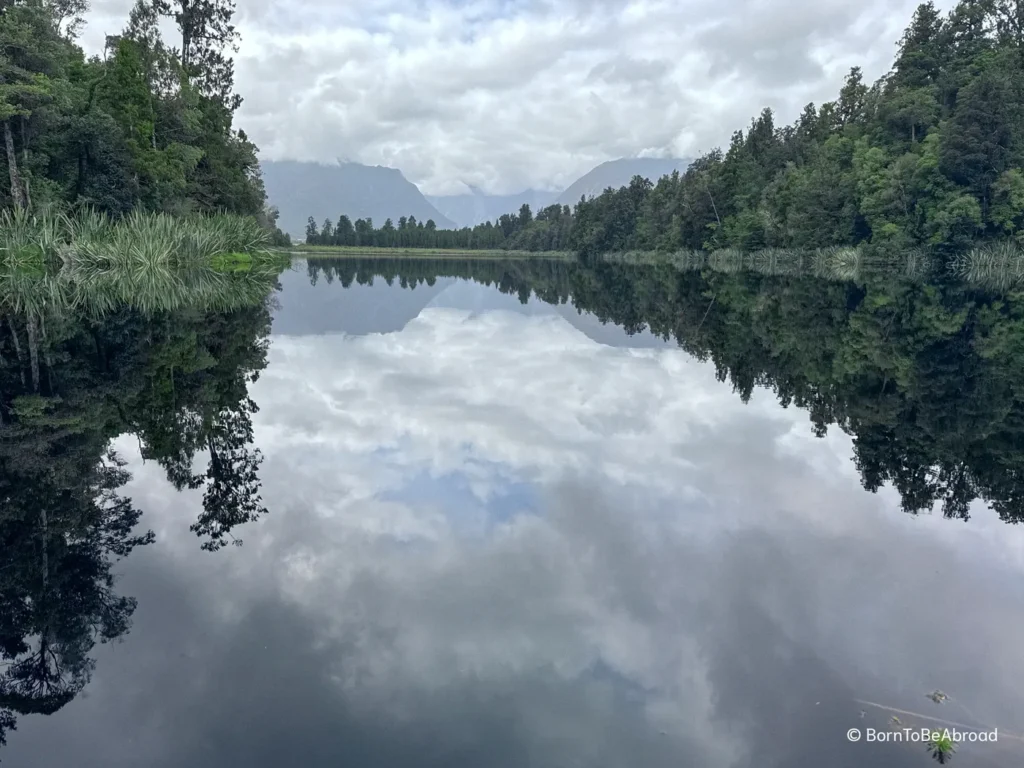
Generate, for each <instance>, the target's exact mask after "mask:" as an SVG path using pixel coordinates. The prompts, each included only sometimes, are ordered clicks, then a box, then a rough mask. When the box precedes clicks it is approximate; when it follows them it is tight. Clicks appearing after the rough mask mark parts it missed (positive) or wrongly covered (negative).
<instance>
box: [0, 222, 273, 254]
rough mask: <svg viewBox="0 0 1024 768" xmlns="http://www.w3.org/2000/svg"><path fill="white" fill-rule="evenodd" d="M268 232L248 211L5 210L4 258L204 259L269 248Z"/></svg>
mask: <svg viewBox="0 0 1024 768" xmlns="http://www.w3.org/2000/svg"><path fill="white" fill-rule="evenodd" d="M268 239H269V238H268V234H267V232H266V230H264V229H263V228H262V227H261V226H260V225H259V223H258V222H257V221H256V220H255V219H253V218H247V217H243V216H228V215H216V216H185V217H179V216H171V215H169V214H165V213H155V214H146V213H138V212H136V213H132V214H129V215H128V216H125V217H124V218H121V219H117V220H115V219H111V218H109V217H107V216H105V215H103V214H99V213H96V212H94V211H84V212H82V213H79V214H77V215H75V216H67V215H65V214H61V213H41V214H35V213H26V212H24V211H11V210H6V211H2V212H0V264H4V265H7V266H13V265H18V264H26V263H31V262H39V261H56V262H60V263H63V264H79V265H80V264H93V265H97V266H102V267H113V266H120V267H129V266H137V265H146V266H149V267H153V266H157V265H165V266H181V265H189V264H199V263H204V262H208V261H209V260H211V259H213V258H215V257H220V256H223V254H238V253H243V254H249V255H250V257H251V256H260V255H266V254H269V249H268V248H267V243H268Z"/></svg>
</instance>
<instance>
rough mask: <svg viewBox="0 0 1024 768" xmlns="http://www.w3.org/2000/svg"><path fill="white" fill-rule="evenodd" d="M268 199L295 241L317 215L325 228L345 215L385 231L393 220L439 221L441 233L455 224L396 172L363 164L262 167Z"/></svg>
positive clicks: (273, 164) (287, 162)
mask: <svg viewBox="0 0 1024 768" xmlns="http://www.w3.org/2000/svg"><path fill="white" fill-rule="evenodd" d="M261 166H262V168H263V183H264V184H265V185H266V188H267V198H268V200H269V202H270V204H271V205H276V206H277V209H278V210H279V211H280V212H281V216H280V218H279V219H278V222H277V224H278V226H279V227H280V228H281V229H282V231H284V232H287V233H288V234H290V235H291V236H292V237H293V238H299V239H301V238H304V237H305V235H306V220H307V219H308V218H309V217H310V216H312V217H313V218H314V219H315V220H316V223H317V226H318V227H319V226H321V225H322V224H323V222H324V219H330V220H331V221H332V222H334V223H337V221H338V217H339V216H342V215H345V216H348V217H349V218H350V219H352V221H355V220H356V219H365V218H367V217H369V218H372V219H373V223H374V226H377V227H379V226H380V225H381V224H383V223H384V220H385V219H387V218H391V219H392V220H393V221H395V222H396V223H397V222H398V219H399V218H400V217H401V216H415V217H416V220H417V221H427V220H428V219H433V220H434V223H435V224H437V228H438V229H452V228H454V227H455V222H453V221H452V220H451V219H449V218H448V217H447V216H445V215H444V214H442V213H441V212H440V211H439V210H437V208H435V207H434V206H432V205H431V204H430V203H429V202H428V201H427V199H426V198H425V197H424V196H423V193H421V192H420V190H419V188H418V187H417V186H416V185H415V184H413V183H412V182H411V181H409V180H408V179H406V178H405V176H403V175H402V172H401V171H399V170H397V169H395V168H385V167H383V166H380V165H360V164H359V163H337V164H335V165H320V164H319V163H299V162H295V161H292V160H284V161H281V162H266V163H261Z"/></svg>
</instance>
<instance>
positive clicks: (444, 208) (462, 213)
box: [262, 157, 690, 239]
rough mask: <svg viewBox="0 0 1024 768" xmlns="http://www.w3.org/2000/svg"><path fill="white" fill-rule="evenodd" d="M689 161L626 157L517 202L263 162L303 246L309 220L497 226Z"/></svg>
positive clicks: (387, 173)
mask: <svg viewBox="0 0 1024 768" xmlns="http://www.w3.org/2000/svg"><path fill="white" fill-rule="evenodd" d="M689 164H690V161H689V160H686V159H675V158H649V157H641V158H624V159H621V160H610V161H608V162H606V163H601V165H599V166H597V167H596V168H594V169H593V170H592V171H590V172H589V173H587V174H585V175H584V176H582V177H580V178H579V179H577V180H576V181H575V182H573V183H572V184H571V185H570V186H569V187H568V188H567V189H566V190H565V191H564V192H562V193H561V194H556V193H554V192H545V191H542V190H536V189H528V190H525V191H523V192H520V193H518V194H514V195H488V194H485V193H483V192H482V191H480V190H479V189H476V188H474V187H470V193H469V194H462V195H441V196H431V197H425V196H424V195H423V193H422V192H420V190H419V188H418V187H417V186H416V185H415V184H413V183H412V182H411V181H409V180H408V179H406V178H405V176H403V175H402V172H401V171H399V170H397V169H395V168H385V167H383V166H380V165H373V166H370V165H360V164H359V163H336V164H334V165H322V164H320V163H300V162H295V161H292V160H284V161H279V162H273V161H269V162H265V163H262V167H263V182H264V184H265V185H266V188H267V197H268V198H269V202H270V204H271V205H276V206H277V208H278V210H279V211H280V214H281V215H280V218H279V219H278V226H280V227H281V229H282V230H283V231H285V232H287V233H289V234H290V235H291V236H292V237H293V238H297V239H302V238H303V237H305V233H306V220H307V219H308V218H309V217H310V216H312V217H313V218H314V219H315V220H316V223H317V226H318V227H319V226H321V225H322V224H323V222H324V219H330V220H331V221H332V222H334V223H336V222H337V220H338V217H339V216H341V215H345V216H348V217H349V218H350V219H352V220H353V221H355V220H356V219H365V218H372V219H373V222H374V225H375V226H380V225H381V224H383V223H384V220H385V219H388V218H390V219H391V220H392V221H394V222H396V223H397V221H398V219H399V218H400V217H402V216H415V217H416V219H417V220H418V221H427V220H428V219H433V220H434V223H435V224H437V227H438V229H452V228H455V227H472V226H474V225H476V224H481V223H483V222H485V221H494V220H495V219H497V218H498V217H499V216H501V215H502V214H503V213H515V212H516V211H518V210H519V208H520V207H521V206H522V205H523V203H528V204H529V205H530V208H532V209H533V210H534V211H537V210H539V209H541V208H543V207H545V206H548V205H551V204H553V203H558V204H559V205H569V206H573V205H576V203H578V202H579V201H580V198H581V197H582V196H583V195H586V196H587V197H593V196H595V195H599V194H601V193H602V192H603V191H604V190H605V189H607V188H608V187H614V188H618V187H622V186H625V185H626V184H628V183H629V181H630V179H632V178H633V177H634V176H636V175H640V176H644V177H646V178H648V179H650V180H651V181H657V180H658V179H659V178H661V177H662V176H664V175H666V174H669V173H672V171H674V170H677V169H678V170H679V171H680V173H682V172H683V171H685V170H686V168H687V166H688V165H689Z"/></svg>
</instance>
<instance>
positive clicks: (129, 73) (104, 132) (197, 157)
mask: <svg viewBox="0 0 1024 768" xmlns="http://www.w3.org/2000/svg"><path fill="white" fill-rule="evenodd" d="M87 7H88V2H87V0H0V130H2V132H3V147H4V148H3V151H2V152H0V178H3V179H5V181H6V180H8V179H9V182H10V183H9V185H8V184H3V185H0V209H2V208H22V209H27V208H30V207H31V208H33V209H46V208H54V207H55V208H58V209H62V210H63V209H70V210H79V209H82V208H86V207H88V208H92V209H95V210H98V211H101V212H105V213H109V214H112V215H115V216H117V215H120V214H124V213H127V212H128V211H133V210H142V211H162V212H169V213H174V214H186V213H212V212H226V213H236V214H242V215H247V216H256V217H259V218H260V219H261V220H262V221H263V222H264V224H265V225H266V226H267V227H268V228H270V229H272V230H273V229H275V226H274V225H275V220H276V212H275V211H274V210H273V209H268V208H267V207H266V206H265V200H266V195H265V192H264V189H263V182H262V180H261V178H260V170H259V163H258V160H257V156H256V153H257V150H256V147H255V145H254V144H253V143H252V142H251V141H249V139H248V138H247V137H246V135H245V132H244V131H241V130H235V129H234V127H233V119H234V114H235V111H236V110H237V109H238V107H239V105H240V104H241V101H242V99H241V97H240V96H238V95H237V94H235V93H234V65H233V61H232V58H231V54H232V52H233V51H234V50H235V49H236V47H237V41H238V33H237V31H236V30H235V27H234V25H233V24H232V17H233V15H234V2H233V0H137V2H136V4H135V6H134V8H133V9H132V10H131V13H130V15H129V16H128V19H127V20H126V24H125V27H124V29H123V31H122V32H121V34H119V35H113V36H109V37H107V39H106V46H105V50H104V52H103V55H102V56H92V57H88V58H87V57H86V55H85V53H84V52H83V50H82V48H81V47H80V46H79V45H78V44H77V43H76V35H77V33H78V32H79V31H80V29H81V27H82V23H83V22H82V17H83V14H84V13H85V11H86V10H87ZM165 20H167V21H169V22H170V23H172V24H173V27H174V28H175V29H176V32H177V39H175V40H174V41H172V42H166V41H165V40H164V39H163V37H162V35H161V31H160V30H161V28H162V25H163V23H164V22H165ZM278 240H279V241H283V235H278Z"/></svg>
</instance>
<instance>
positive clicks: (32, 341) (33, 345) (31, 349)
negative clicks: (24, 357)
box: [26, 312, 39, 392]
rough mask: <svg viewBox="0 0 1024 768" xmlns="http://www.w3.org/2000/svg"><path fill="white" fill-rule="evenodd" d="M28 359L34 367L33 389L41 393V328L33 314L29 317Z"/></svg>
mask: <svg viewBox="0 0 1024 768" xmlns="http://www.w3.org/2000/svg"><path fill="white" fill-rule="evenodd" d="M26 325H27V329H28V357H29V363H30V365H31V366H32V389H33V390H34V391H36V392H38V391H39V326H38V325H37V324H36V319H35V317H33V316H32V313H31V312H30V313H29V316H28V323H27V324H26Z"/></svg>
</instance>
